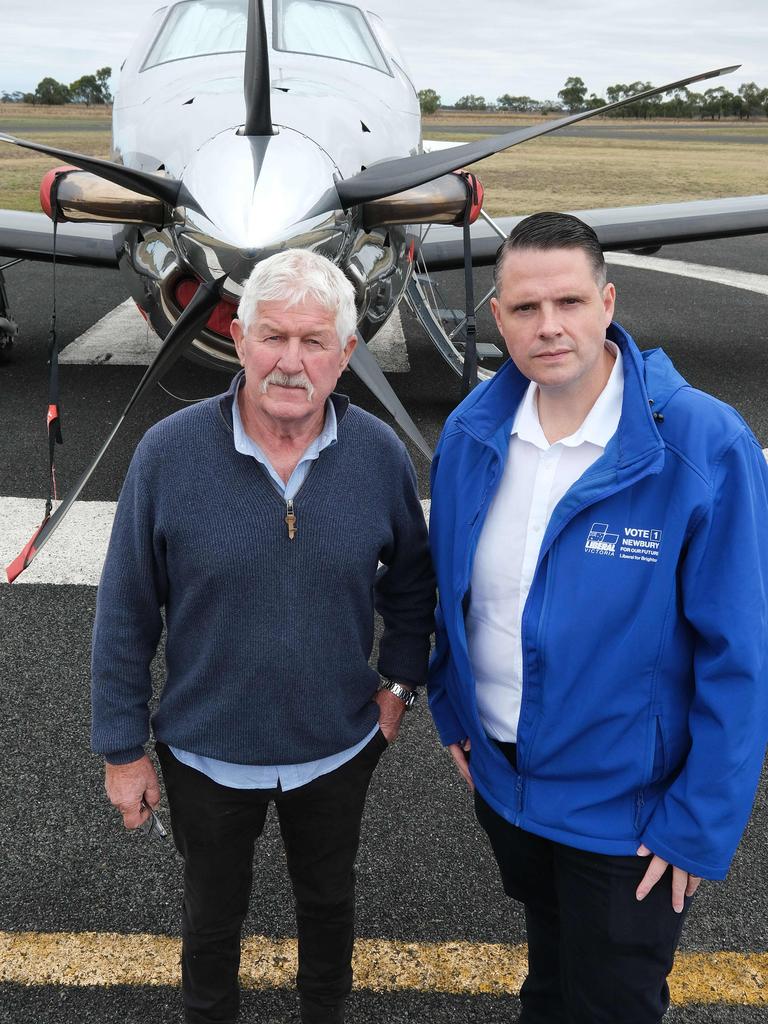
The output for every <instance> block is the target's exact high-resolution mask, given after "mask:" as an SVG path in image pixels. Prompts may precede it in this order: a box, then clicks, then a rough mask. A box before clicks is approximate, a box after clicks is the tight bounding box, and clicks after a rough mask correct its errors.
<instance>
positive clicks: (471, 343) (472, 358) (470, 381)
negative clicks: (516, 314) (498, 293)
mask: <svg viewBox="0 0 768 1024" xmlns="http://www.w3.org/2000/svg"><path fill="white" fill-rule="evenodd" d="M460 177H461V179H462V180H463V182H464V184H465V185H466V187H467V205H466V206H465V207H464V219H463V231H464V303H465V315H466V320H465V323H464V333H465V336H466V341H465V344H464V368H463V371H462V375H461V397H462V398H466V396H467V395H468V394H469V392H470V391H471V390H472V388H474V386H475V385H476V384H477V319H476V317H475V282H474V278H473V276H472V236H471V233H470V226H471V224H472V221H473V219H474V217H473V212H474V211H475V210H476V208H477V205H478V202H479V201H480V197H479V192H478V184H477V178H476V177H475V175H474V174H468V173H466V172H462V173H461V174H460Z"/></svg>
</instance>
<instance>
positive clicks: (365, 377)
mask: <svg viewBox="0 0 768 1024" xmlns="http://www.w3.org/2000/svg"><path fill="white" fill-rule="evenodd" d="M349 368H350V370H353V371H354V372H355V373H356V374H357V376H358V377H359V378H360V380H361V381H362V382H363V384H365V386H366V387H367V388H368V390H369V391H371V392H372V393H373V394H374V395H375V396H376V398H378V400H379V401H380V402H381V404H382V405H383V406H384V408H385V409H386V410H387V412H388V413H389V414H390V416H392V418H393V419H394V421H395V423H397V425H398V426H399V427H400V429H401V430H402V431H403V433H404V434H406V435H407V436H408V437H410V439H411V440H412V441H413V443H414V444H415V445H416V447H417V448H418V449H419V451H421V452H423V453H424V455H426V457H427V458H428V459H429V460H430V461H431V460H432V455H433V452H432V449H431V448H430V447H429V445H428V444H427V442H426V441H425V440H424V438H423V437H422V436H421V431H420V430H419V428H418V427H417V426H416V424H415V423H414V422H413V420H412V419H411V417H410V416H409V415H408V413H407V412H406V411H405V408H404V407H403V404H402V402H401V401H400V399H399V398H398V397H397V395H396V394H395V392H394V391H393V390H392V385H391V384H390V383H389V381H388V380H387V378H386V377H385V376H384V373H383V371H382V369H381V367H380V366H379V364H378V363H377V362H376V357H375V356H374V354H373V353H372V352H371V351H370V349H369V348H368V346H367V345H366V344H365V342H364V341H363V339H362V338H361V337H360V335H359V334H358V336H357V345H356V346H355V351H354V352H353V353H352V358H351V359H350V360H349Z"/></svg>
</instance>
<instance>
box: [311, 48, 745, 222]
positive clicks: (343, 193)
mask: <svg viewBox="0 0 768 1024" xmlns="http://www.w3.org/2000/svg"><path fill="white" fill-rule="evenodd" d="M739 67H741V65H740V64H735V65H734V66H733V67H729V68H718V69H717V70H715V71H705V72H704V73H703V74H700V75H691V77H690V78H681V79H680V81H678V82H670V83H669V84H668V85H660V86H659V87H658V88H653V89H646V90H645V91H644V92H638V93H636V94H635V95H634V96H630V97H627V98H626V99H622V100H616V102H615V103H606V104H605V106H603V107H598V108H597V109H596V110H583V111H581V112H580V113H578V114H571V115H570V117H563V118H560V119H559V120H557V121H547V122H545V123H544V124H538V125H533V126H531V127H530V128H518V129H515V131H511V132H507V133H506V134H504V135H494V136H492V137H491V138H487V139H478V140H477V141H476V142H468V143H466V145H463V146H454V147H451V149H446V150H439V151H438V152H436V153H420V154H418V155H417V156H406V157H401V158H400V159H398V160H384V161H382V162H381V163H378V164H374V165H373V166H372V167H369V168H367V169H366V170H365V171H361V172H360V174H356V175H355V176H354V177H352V178H346V179H344V180H339V181H337V182H336V192H337V193H338V199H339V200H340V203H341V206H342V208H343V209H345V210H346V209H349V207H350V206H356V205H357V204H359V203H369V202H372V201H373V200H374V199H383V198H384V197H385V196H391V195H395V193H397V192H404V191H405V190H406V189H409V188H415V187H416V186H417V185H423V184H425V183H426V182H428V181H434V179H435V178H439V177H441V175H443V174H450V172H451V171H458V170H459V169H460V168H462V167H466V166H467V165H468V164H472V163H475V162H476V161H477V160H483V159H485V157H488V156H493V154H494V153H500V152H501V151H502V150H504V149H510V148H511V147H512V146H517V145H519V144H520V143H521V142H528V140H529V139H535V138H537V137H538V136H539V135H546V134H547V133H548V132H555V131H557V130H558V128H565V126H566V125H569V124H575V123H576V122H577V121H584V120H585V119H586V118H588V117H595V115H596V114H604V113H605V112H606V111H608V110H616V109H618V108H619V107H625V106H627V104H629V103H635V102H636V101H637V100H642V99H648V98H649V97H651V96H658V95H659V94H660V93H663V92H669V91H670V90H671V89H682V87H683V86H685V85H690V84H691V83H692V82H703V81H706V80H707V79H709V78H717V77H718V76H719V75H726V74H728V73H729V72H731V71H736V69H737V68H739ZM325 202H326V200H323V201H322V203H321V204H318V207H316V208H315V209H313V210H312V214H318V213H322V212H325V211H326V209H327V210H331V209H333V208H334V206H336V205H337V204H335V203H334V202H333V197H329V198H328V203H329V204H330V205H328V206H327V207H326V206H325ZM320 206H322V207H323V208H322V209H320V208H319V207H320Z"/></svg>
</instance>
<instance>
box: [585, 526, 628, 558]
mask: <svg viewBox="0 0 768 1024" xmlns="http://www.w3.org/2000/svg"><path fill="white" fill-rule="evenodd" d="M618 540H619V535H618V533H608V523H592V526H591V527H590V529H589V533H588V534H587V543H586V544H585V545H584V550H585V551H588V552H589V553H590V554H592V555H615V554H616V544H617V543H618Z"/></svg>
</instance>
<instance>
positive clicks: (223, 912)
mask: <svg viewBox="0 0 768 1024" xmlns="http://www.w3.org/2000/svg"><path fill="white" fill-rule="evenodd" d="M386 745H387V744H386V740H385V739H384V736H383V734H382V733H381V732H378V733H377V734H376V735H375V736H374V738H373V739H372V740H371V741H370V743H368V744H367V745H366V746H365V747H364V748H363V750H361V751H360V753H359V754H357V755H356V756H355V757H354V758H352V760H351V761H348V762H347V763H346V764H344V765H342V766H341V767H340V768H337V769H336V771H333V772H330V773H328V774H327V775H321V776H320V777H319V778H317V779H315V780H314V781H313V782H310V783H308V784H307V785H306V786H301V787H300V788H299V789H293V790H289V791H288V792H283V791H282V790H280V789H245V790H243V789H231V788H229V787H227V786H221V785H219V784H218V783H216V782H214V781H213V780H212V779H209V778H208V776H206V775H204V774H202V773H201V772H198V771H196V770H195V769H194V768H190V767H188V766H187V765H185V764H182V763H181V762H180V761H178V760H177V759H176V758H175V757H174V756H173V754H172V753H171V752H170V750H169V749H168V748H167V747H166V746H165V745H164V744H161V743H158V744H157V754H158V757H159V759H160V764H161V766H162V770H163V778H164V781H165V788H166V792H167V794H168V803H169V806H170V811H171V826H172V829H173V838H174V842H175V844H176V848H177V850H178V851H179V853H180V854H181V856H182V857H183V859H184V903H183V908H182V997H183V1001H184V1010H185V1019H186V1020H187V1021H188V1022H189V1024H214V1022H215V1024H225V1022H226V1024H232V1022H234V1021H235V1019H236V1017H237V1013H238V1009H239V1001H240V995H239V985H238V970H239V967H240V934H241V929H242V925H243V921H244V920H245V917H246V914H247V912H248V902H249V898H250V893H251V883H252V880H253V853H254V844H255V841H256V839H257V838H258V837H259V835H261V832H262V829H263V828H264V822H265V820H266V815H267V808H268V806H269V803H270V801H274V803H275V807H276V810H277V815H278V819H279V822H280V833H281V835H282V838H283V844H284V846H285V853H286V859H287V863H288V873H289V875H290V879H291V885H292V887H293V893H294V897H295V901H296V923H297V932H298V948H299V969H298V974H297V976H296V985H297V988H298V991H299V1000H300V1004H301V1019H302V1021H303V1022H304V1024H340V1022H342V1021H343V1019H344V1002H345V999H346V997H347V996H348V995H349V992H350V989H351V987H352V964H351V961H352V943H353V934H354V913H355V872H354V863H355V857H356V855H357V848H358V844H359V839H360V823H361V820H362V815H363V807H364V804H365V796H366V793H367V790H368V784H369V782H370V780H371V776H372V775H373V771H374V769H375V767H376V765H377V763H378V760H379V758H380V756H381V754H382V752H383V750H384V749H385V748H386Z"/></svg>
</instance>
